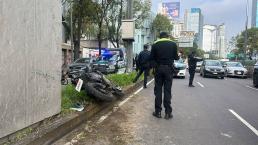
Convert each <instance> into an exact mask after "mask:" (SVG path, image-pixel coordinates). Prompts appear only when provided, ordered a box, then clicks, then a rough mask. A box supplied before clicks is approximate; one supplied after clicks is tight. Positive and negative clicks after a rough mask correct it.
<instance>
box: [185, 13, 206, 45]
mask: <svg viewBox="0 0 258 145" xmlns="http://www.w3.org/2000/svg"><path fill="white" fill-rule="evenodd" d="M184 29H185V30H186V31H194V32H195V33H196V37H195V41H196V43H197V44H198V47H199V48H202V40H203V15H202V12H201V9H200V8H191V11H189V10H186V11H185V16H184Z"/></svg>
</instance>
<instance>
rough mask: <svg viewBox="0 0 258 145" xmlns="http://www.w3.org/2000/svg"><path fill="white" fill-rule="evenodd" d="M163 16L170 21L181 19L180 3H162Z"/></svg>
mask: <svg viewBox="0 0 258 145" xmlns="http://www.w3.org/2000/svg"><path fill="white" fill-rule="evenodd" d="M162 15H165V16H167V17H168V18H169V19H177V18H179V17H180V2H166V3H162Z"/></svg>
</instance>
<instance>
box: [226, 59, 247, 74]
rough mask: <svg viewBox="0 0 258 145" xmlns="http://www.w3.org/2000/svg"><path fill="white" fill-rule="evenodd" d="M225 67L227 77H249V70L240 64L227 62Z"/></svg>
mask: <svg viewBox="0 0 258 145" xmlns="http://www.w3.org/2000/svg"><path fill="white" fill-rule="evenodd" d="M223 67H224V69H225V71H226V76H232V77H242V78H246V77H247V69H246V68H244V67H243V65H242V64H241V63H240V62H226V63H225V64H224V66H223Z"/></svg>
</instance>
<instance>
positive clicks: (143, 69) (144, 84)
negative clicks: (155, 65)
mask: <svg viewBox="0 0 258 145" xmlns="http://www.w3.org/2000/svg"><path fill="white" fill-rule="evenodd" d="M149 71H150V69H149V68H141V69H140V70H139V72H138V74H137V76H136V77H135V79H134V82H136V81H137V80H138V79H139V77H140V76H141V75H142V73H144V81H143V86H144V87H147V81H148V75H149Z"/></svg>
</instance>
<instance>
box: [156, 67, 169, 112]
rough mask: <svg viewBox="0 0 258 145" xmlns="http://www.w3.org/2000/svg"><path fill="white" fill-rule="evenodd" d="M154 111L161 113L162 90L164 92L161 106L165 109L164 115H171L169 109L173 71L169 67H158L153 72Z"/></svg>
mask: <svg viewBox="0 0 258 145" xmlns="http://www.w3.org/2000/svg"><path fill="white" fill-rule="evenodd" d="M155 71H156V72H155V88H154V94H155V96H156V97H155V111H156V112H161V110H162V107H161V105H162V89H163V91H164V99H163V105H164V107H165V113H166V114H170V113H172V107H171V99H172V95H171V87H172V81H173V70H172V68H171V66H169V65H160V66H158V67H157V68H156V70H155Z"/></svg>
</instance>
